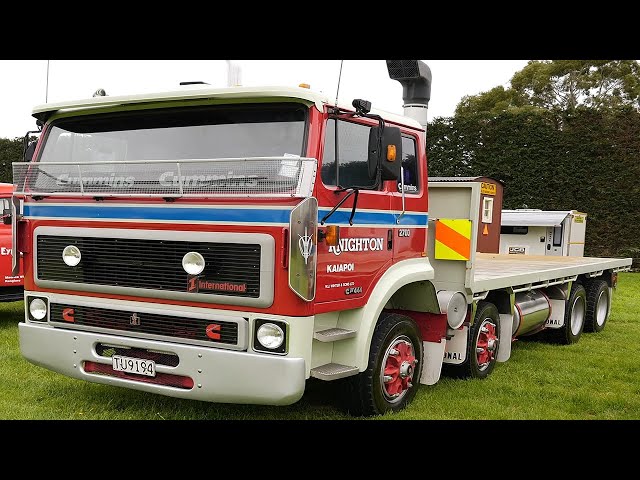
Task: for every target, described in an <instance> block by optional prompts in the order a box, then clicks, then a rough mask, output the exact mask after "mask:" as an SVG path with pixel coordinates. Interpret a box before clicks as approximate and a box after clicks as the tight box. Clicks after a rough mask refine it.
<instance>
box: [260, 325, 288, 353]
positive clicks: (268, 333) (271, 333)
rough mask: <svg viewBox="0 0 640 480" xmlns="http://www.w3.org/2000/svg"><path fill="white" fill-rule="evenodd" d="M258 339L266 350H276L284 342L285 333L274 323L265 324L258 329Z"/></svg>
mask: <svg viewBox="0 0 640 480" xmlns="http://www.w3.org/2000/svg"><path fill="white" fill-rule="evenodd" d="M256 337H257V338H258V342H260V345H262V346H263V347H264V348H268V349H269V350H275V349H277V348H278V347H280V346H281V345H282V342H284V331H282V328H280V327H279V326H278V325H276V324H274V323H264V324H262V325H260V327H259V328H258V331H257V332H256Z"/></svg>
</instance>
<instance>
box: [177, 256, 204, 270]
mask: <svg viewBox="0 0 640 480" xmlns="http://www.w3.org/2000/svg"><path fill="white" fill-rule="evenodd" d="M182 268H184V271H185V272H187V273H188V274H189V275H200V274H201V273H202V271H203V270H204V257H203V256H202V255H200V254H199V253H198V252H189V253H186V254H185V256H184V257H182Z"/></svg>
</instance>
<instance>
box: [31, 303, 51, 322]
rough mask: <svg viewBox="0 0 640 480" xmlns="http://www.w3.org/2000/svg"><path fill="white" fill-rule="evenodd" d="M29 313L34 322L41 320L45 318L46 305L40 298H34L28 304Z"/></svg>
mask: <svg viewBox="0 0 640 480" xmlns="http://www.w3.org/2000/svg"><path fill="white" fill-rule="evenodd" d="M29 313H30V314H31V316H32V317H33V318H35V319H36V320H42V319H43V318H44V317H46V316H47V304H46V303H45V302H44V300H42V299H41V298H34V299H33V300H31V303H30V304H29Z"/></svg>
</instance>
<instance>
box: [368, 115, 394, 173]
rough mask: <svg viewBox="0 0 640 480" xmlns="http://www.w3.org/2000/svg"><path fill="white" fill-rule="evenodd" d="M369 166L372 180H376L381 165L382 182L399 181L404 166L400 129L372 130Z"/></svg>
mask: <svg viewBox="0 0 640 480" xmlns="http://www.w3.org/2000/svg"><path fill="white" fill-rule="evenodd" d="M368 164H369V178H370V179H371V180H375V178H376V172H377V170H378V165H380V168H381V174H382V176H381V180H382V181H385V180H395V181H398V178H399V177H400V167H401V166H402V135H401V134H400V129H399V128H398V127H389V126H385V127H384V129H381V128H380V127H372V128H371V131H370V132H369V158H368Z"/></svg>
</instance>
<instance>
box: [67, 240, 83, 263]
mask: <svg viewBox="0 0 640 480" xmlns="http://www.w3.org/2000/svg"><path fill="white" fill-rule="evenodd" d="M81 258H82V253H80V249H79V248H78V247H76V246H75V245H67V246H66V247H64V250H62V260H64V263H66V264H67V265H69V266H70V267H75V266H76V265H78V264H79V263H80V259H81Z"/></svg>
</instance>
